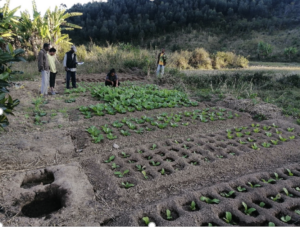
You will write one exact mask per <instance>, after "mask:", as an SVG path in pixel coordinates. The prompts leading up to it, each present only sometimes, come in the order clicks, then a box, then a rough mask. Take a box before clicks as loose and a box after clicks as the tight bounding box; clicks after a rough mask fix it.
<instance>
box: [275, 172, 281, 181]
mask: <svg viewBox="0 0 300 227" xmlns="http://www.w3.org/2000/svg"><path fill="white" fill-rule="evenodd" d="M274 176H275V180H282V178H279V175H278V173H274Z"/></svg>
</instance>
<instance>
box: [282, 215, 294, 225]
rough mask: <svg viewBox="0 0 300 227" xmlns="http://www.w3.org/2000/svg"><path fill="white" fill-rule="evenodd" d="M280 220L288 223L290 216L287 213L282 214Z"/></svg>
mask: <svg viewBox="0 0 300 227" xmlns="http://www.w3.org/2000/svg"><path fill="white" fill-rule="evenodd" d="M280 220H281V221H283V222H284V223H288V222H289V221H290V220H292V218H291V217H290V216H288V215H287V216H282V217H281V218H280Z"/></svg>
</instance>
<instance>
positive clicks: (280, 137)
mask: <svg viewBox="0 0 300 227" xmlns="http://www.w3.org/2000/svg"><path fill="white" fill-rule="evenodd" d="M279 139H280V140H281V141H282V142H286V141H287V139H286V138H283V137H282V136H279Z"/></svg>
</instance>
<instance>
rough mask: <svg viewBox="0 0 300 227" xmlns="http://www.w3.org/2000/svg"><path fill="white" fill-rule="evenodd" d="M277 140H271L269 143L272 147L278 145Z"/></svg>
mask: <svg viewBox="0 0 300 227" xmlns="http://www.w3.org/2000/svg"><path fill="white" fill-rule="evenodd" d="M278 142H279V141H278V140H271V143H273V144H274V145H277V144H278Z"/></svg>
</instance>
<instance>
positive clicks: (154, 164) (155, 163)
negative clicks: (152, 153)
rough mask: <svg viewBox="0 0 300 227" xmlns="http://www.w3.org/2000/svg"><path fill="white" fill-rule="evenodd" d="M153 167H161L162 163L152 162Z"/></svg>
mask: <svg viewBox="0 0 300 227" xmlns="http://www.w3.org/2000/svg"><path fill="white" fill-rule="evenodd" d="M150 163H151V165H152V166H159V165H160V162H155V161H151V162H150Z"/></svg>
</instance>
